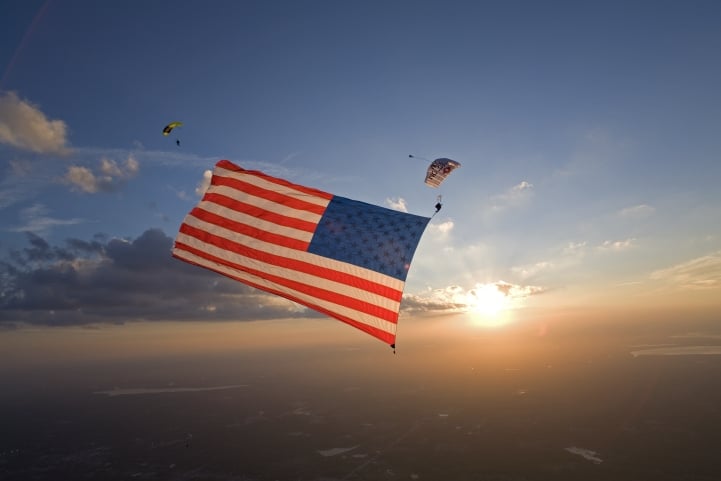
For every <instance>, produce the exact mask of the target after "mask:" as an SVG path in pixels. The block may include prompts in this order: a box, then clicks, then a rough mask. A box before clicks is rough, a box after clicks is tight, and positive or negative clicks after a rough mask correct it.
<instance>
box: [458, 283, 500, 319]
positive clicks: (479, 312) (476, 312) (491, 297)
mask: <svg viewBox="0 0 721 481" xmlns="http://www.w3.org/2000/svg"><path fill="white" fill-rule="evenodd" d="M510 301H511V299H509V298H508V296H506V295H505V294H504V293H503V292H501V291H500V290H499V289H498V287H497V286H496V285H494V284H486V285H482V286H478V287H477V288H475V289H472V290H470V291H468V293H467V298H466V306H467V309H468V311H467V312H468V314H470V317H471V323H472V324H473V325H474V326H479V327H498V326H503V325H506V324H508V323H509V322H510V313H509V312H508V310H509V309H510V308H511V305H510Z"/></svg>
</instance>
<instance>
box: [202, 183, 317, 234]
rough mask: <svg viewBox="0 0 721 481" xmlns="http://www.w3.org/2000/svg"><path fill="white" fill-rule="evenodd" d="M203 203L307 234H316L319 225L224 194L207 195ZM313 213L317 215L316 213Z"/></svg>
mask: <svg viewBox="0 0 721 481" xmlns="http://www.w3.org/2000/svg"><path fill="white" fill-rule="evenodd" d="M203 201H208V202H212V203H214V204H217V205H222V206H223V207H227V208H228V209H231V210H234V211H236V212H240V213H241V214H247V215H249V216H252V217H257V218H259V219H262V220H265V221H268V222H272V223H274V224H278V225H282V226H285V227H292V228H294V229H298V230H302V231H305V232H314V231H315V226H316V225H318V224H317V223H315V222H309V221H306V220H301V219H296V218H295V217H289V216H287V215H283V214H278V213H276V212H271V211H269V210H266V209H263V208H261V207H257V206H255V205H252V204H247V203H245V202H241V201H239V200H235V199H231V198H230V197H227V196H225V195H223V194H217V193H214V192H209V193H207V194H205V197H203ZM316 207H317V206H316ZM313 213H314V214H315V213H316V212H313ZM321 215H322V212H321Z"/></svg>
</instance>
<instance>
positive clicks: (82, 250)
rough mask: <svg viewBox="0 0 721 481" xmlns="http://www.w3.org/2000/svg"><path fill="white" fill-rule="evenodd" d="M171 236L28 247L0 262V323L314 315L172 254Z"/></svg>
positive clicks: (34, 241) (41, 242)
mask: <svg viewBox="0 0 721 481" xmlns="http://www.w3.org/2000/svg"><path fill="white" fill-rule="evenodd" d="M172 243H173V240H172V238H170V237H168V236H167V235H166V234H165V233H164V232H163V231H161V230H159V229H149V230H147V231H145V232H144V233H143V234H142V235H141V236H140V237H138V238H137V239H134V240H124V239H110V240H107V239H106V238H105V237H104V236H103V235H96V236H95V237H94V239H92V240H82V239H68V240H66V241H65V243H64V244H63V245H62V246H53V245H50V244H49V243H48V242H47V241H46V240H45V239H43V238H42V237H40V236H38V235H36V234H32V233H29V234H28V247H25V248H24V249H22V250H19V251H12V252H8V253H7V255H6V257H5V259H4V260H0V324H3V325H6V326H9V325H12V324H14V323H20V322H25V323H31V324H46V325H72V324H90V323H97V322H110V323H123V322H127V321H135V320H149V321H152V320H204V319H208V320H211V319H212V320H223V319H227V320H259V319H272V318H278V317H292V316H303V317H307V316H308V315H314V314H313V313H311V312H309V311H307V310H305V309H303V308H301V307H299V306H298V305H297V304H294V303H291V302H290V301H286V300H285V299H281V298H279V297H277V296H272V295H268V294H266V293H264V292H261V291H258V290H256V289H252V288H250V287H248V286H246V285H244V284H241V283H239V282H236V281H233V280H231V279H228V278H226V277H223V276H221V275H219V274H217V273H214V272H211V271H209V270H207V269H202V268H200V267H196V266H193V265H190V264H187V263H185V262H182V261H179V260H177V259H174V258H173V257H172V256H171V248H172Z"/></svg>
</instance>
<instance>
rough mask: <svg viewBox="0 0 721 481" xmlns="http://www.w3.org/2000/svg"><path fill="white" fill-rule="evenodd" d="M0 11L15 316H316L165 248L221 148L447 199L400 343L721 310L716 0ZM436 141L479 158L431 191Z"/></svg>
mask: <svg viewBox="0 0 721 481" xmlns="http://www.w3.org/2000/svg"><path fill="white" fill-rule="evenodd" d="M2 9H3V15H2V17H1V18H0V75H1V77H0V232H1V233H0V306H1V307H0V327H2V328H3V329H2V330H4V331H6V332H10V331H14V330H17V329H29V328H32V327H36V328H37V327H40V326H43V327H45V326H73V327H78V326H90V325H105V326H108V325H122V324H124V323H129V322H131V321H202V322H207V321H214V320H224V321H227V320H234V321H246V320H253V321H258V320H271V319H275V320H278V319H287V318H291V319H292V318H312V322H317V321H318V320H319V319H321V318H322V316H320V315H318V314H315V313H313V312H311V311H308V310H306V309H304V308H302V307H300V306H298V305H295V304H293V303H291V302H289V301H286V300H284V299H281V298H278V297H274V296H270V295H267V294H265V293H262V292H260V291H257V290H254V289H251V288H249V287H246V286H243V285H241V284H238V283H236V282H233V281H231V280H229V279H225V278H222V277H221V276H219V275H217V274H214V273H211V272H209V271H206V270H204V269H200V268H197V267H194V266H190V265H186V264H185V263H182V262H180V261H178V260H175V259H172V258H171V257H170V249H171V247H172V243H173V239H174V237H175V235H176V233H177V231H178V227H179V226H180V224H181V222H182V220H183V218H184V216H185V215H186V214H187V213H188V212H189V211H190V209H192V207H193V206H194V205H195V204H196V203H197V202H198V200H199V199H200V196H201V195H202V192H203V189H204V187H205V185H207V182H208V176H209V172H210V169H212V167H213V165H214V164H215V163H216V162H217V161H219V160H221V159H227V160H230V161H232V162H234V163H236V164H238V165H241V166H242V167H245V168H250V169H258V170H261V171H264V172H266V173H268V174H271V175H275V176H278V177H282V178H284V179H288V180H290V181H292V182H294V183H299V184H303V185H308V186H312V187H316V188H319V189H322V190H325V191H327V192H331V193H334V194H337V195H341V196H344V197H349V198H352V199H357V200H362V201H364V202H368V203H372V204H377V205H383V206H386V207H391V208H394V209H398V210H404V211H407V212H410V213H413V214H419V215H426V216H430V215H431V214H432V213H433V210H434V209H433V206H434V204H435V203H436V201H437V196H438V195H441V196H442V201H443V208H442V210H441V211H440V212H439V213H438V214H437V215H436V216H434V217H433V219H432V221H431V222H430V224H429V226H428V228H427V229H426V232H425V234H424V236H423V238H422V240H421V242H420V244H419V246H418V249H417V251H416V253H415V256H414V260H413V264H412V266H411V269H410V271H409V275H408V278H407V282H406V286H405V296H404V301H403V303H402V306H401V307H402V313H401V320H400V327H399V337H400V338H402V336H403V335H404V331H405V332H408V331H409V330H412V329H413V328H412V327H410V326H409V327H405V326H404V325H403V321H404V320H407V319H412V318H416V317H418V318H420V317H424V316H425V317H438V316H443V315H452V316H451V317H448V319H453V322H454V323H456V324H462V325H468V326H475V327H482V328H483V327H495V326H502V325H508V324H523V323H527V324H528V323H530V324H534V323H538V324H539V325H540V324H543V323H547V322H551V321H550V320H551V319H560V318H565V319H581V318H583V319H595V320H603V319H604V318H611V319H615V320H617V319H619V318H623V319H636V320H638V319H644V320H651V319H655V318H659V319H660V318H663V319H677V320H689V319H698V320H715V321H718V314H719V312H721V189H719V188H718V182H719V179H721V89H719V85H721V30H719V28H718V25H719V20H720V19H721V4H719V3H718V2H715V1H693V2H680V1H654V2H651V1H631V2H629V1H623V2H619V1H607V2H570V1H569V2H563V1H554V2H528V1H497V2H496V1H483V2H470V1H469V2H464V1H442V2H441V1H421V0H418V1H393V2H387V1H383V2H380V1H367V2H347V1H308V2H292V1H277V2H263V1H223V0H218V1H213V2H200V1H188V0H178V1H175V2H172V3H168V2H147V1H134V0H133V1H124V2H96V1H90V0H77V1H72V2H70V1H61V0H47V1H34V0H22V1H21V0H4V1H3V7H2ZM171 121H182V122H183V126H182V127H179V128H177V129H176V130H174V131H173V132H172V134H171V135H170V136H167V137H165V136H163V135H162V133H161V132H162V129H163V127H164V126H165V125H166V124H168V123H169V122H171ZM176 140H178V141H179V142H180V144H179V145H176ZM409 155H414V156H417V157H421V158H420V159H419V158H410V157H409ZM437 157H448V158H452V159H455V160H457V161H458V162H460V163H461V164H462V166H461V167H460V168H459V169H458V170H456V171H455V172H454V173H453V174H452V175H451V176H449V178H448V179H447V180H446V182H444V183H443V184H442V185H441V187H440V188H438V189H432V188H429V187H427V186H426V185H424V183H423V179H424V176H425V170H426V168H427V165H428V162H426V160H423V159H434V158H437ZM328 322H330V321H328ZM333 322H335V321H333ZM259 324H261V323H259ZM166 325H167V326H169V329H171V327H170V326H176V325H177V324H174V323H168V324H166ZM411 325H412V324H411ZM454 325H455V324H454ZM343 327H344V328H345V329H348V328H347V327H345V326H343ZM114 329H116V328H114ZM268 329H270V328H268ZM333 329H335V328H333ZM113 332H116V330H113ZM273 332H275V330H273ZM333 332H336V331H333ZM0 335H1V334H0ZM361 335H362V334H361V333H358V336H361ZM408 335H409V337H411V338H412V336H411V333H408ZM368 342H373V341H372V340H371V339H370V338H368Z"/></svg>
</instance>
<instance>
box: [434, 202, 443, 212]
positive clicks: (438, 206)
mask: <svg viewBox="0 0 721 481" xmlns="http://www.w3.org/2000/svg"><path fill="white" fill-rule="evenodd" d="M441 207H443V204H441V203H440V202H438V203H436V211H435V212H434V214H437V213H438V211H439V210H441Z"/></svg>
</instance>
